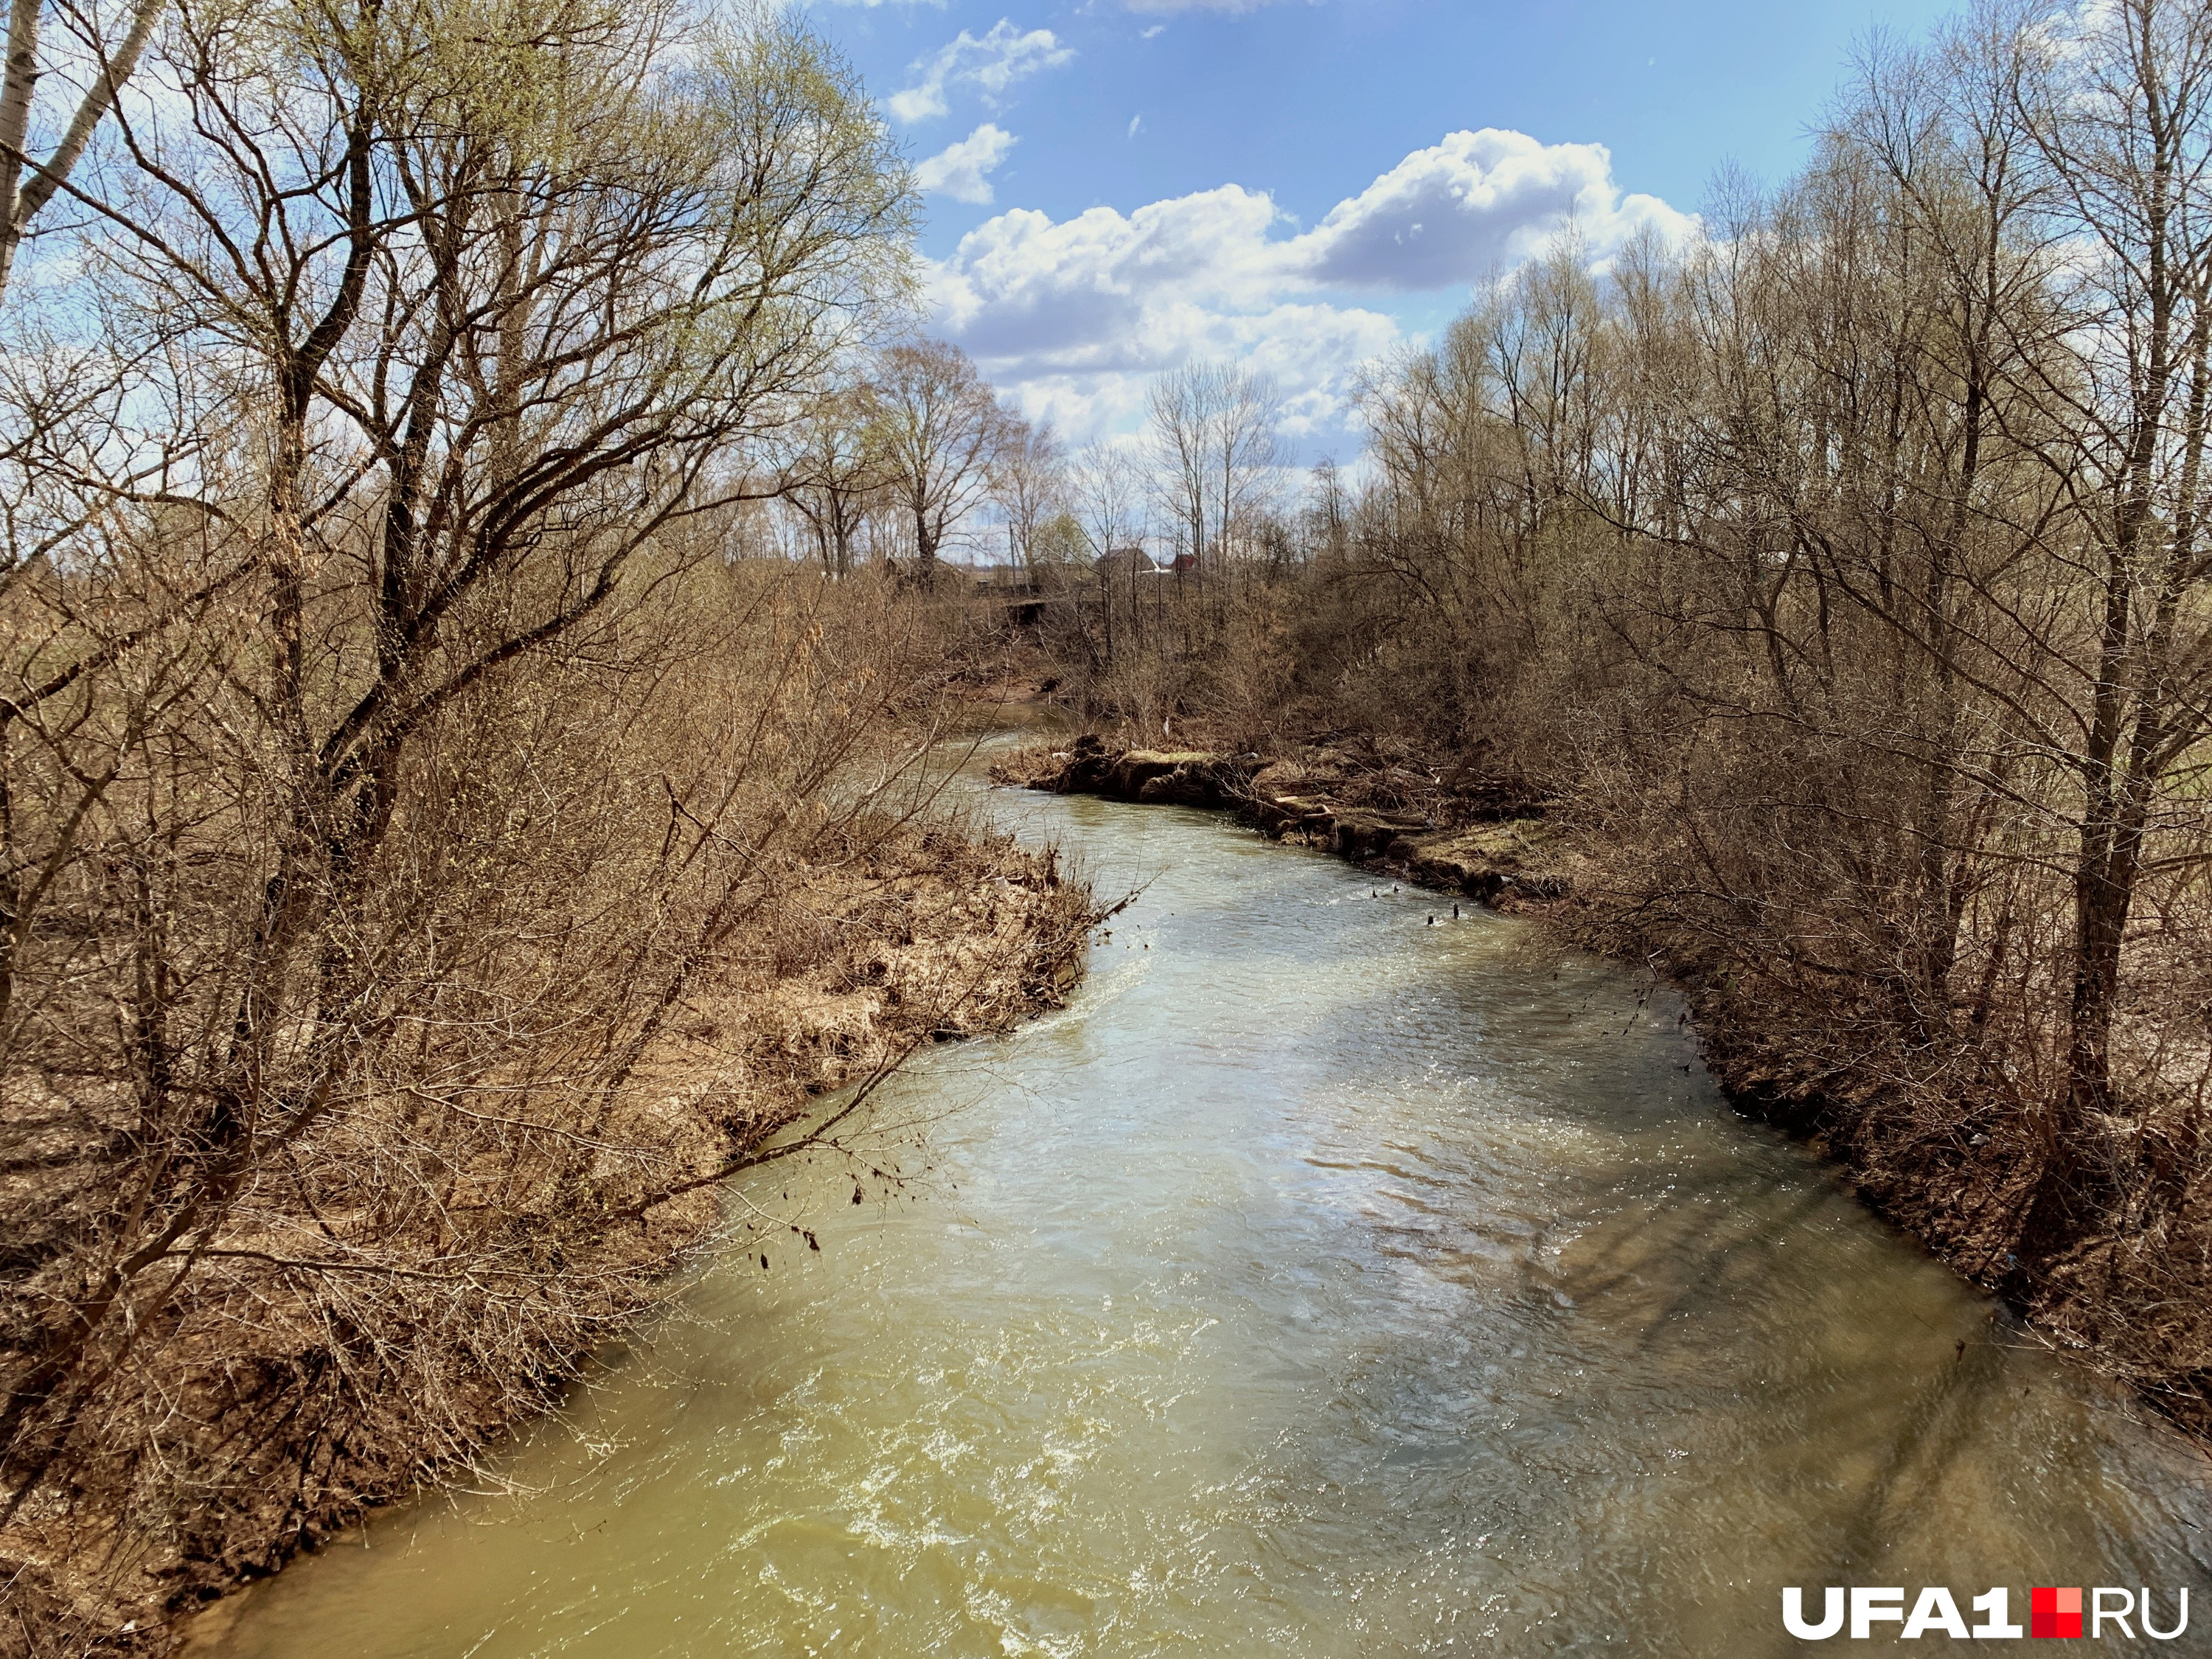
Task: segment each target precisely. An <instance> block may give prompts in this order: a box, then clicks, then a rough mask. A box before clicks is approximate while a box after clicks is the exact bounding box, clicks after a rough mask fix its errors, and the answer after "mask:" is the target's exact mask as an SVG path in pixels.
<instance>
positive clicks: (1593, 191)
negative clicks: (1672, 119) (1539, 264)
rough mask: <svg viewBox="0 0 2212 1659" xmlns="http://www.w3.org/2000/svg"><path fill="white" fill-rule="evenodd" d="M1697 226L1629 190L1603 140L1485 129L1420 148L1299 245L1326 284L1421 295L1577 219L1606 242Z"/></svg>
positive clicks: (1508, 257) (1308, 267) (1517, 252)
mask: <svg viewBox="0 0 2212 1659" xmlns="http://www.w3.org/2000/svg"><path fill="white" fill-rule="evenodd" d="M1569 223H1571V224H1572V225H1573V226H1574V227H1575V228H1576V229H1577V232H1579V234H1581V235H1582V237H1583V240H1584V241H1585V242H1586V243H1587V244H1589V246H1591V247H1593V248H1598V249H1604V248H1609V247H1615V246H1619V245H1620V243H1621V242H1623V241H1625V240H1627V238H1628V237H1629V236H1630V235H1631V234H1633V233H1634V232H1635V231H1636V230H1638V229H1639V228H1643V227H1644V226H1647V225H1648V226H1650V227H1652V228H1655V229H1656V230H1658V231H1659V232H1660V233H1661V234H1662V235H1665V236H1667V237H1668V238H1670V239H1679V238H1680V237H1681V236H1682V235H1684V234H1686V233H1687V232H1688V231H1689V229H1690V228H1691V227H1692V223H1693V221H1692V219H1691V218H1690V216H1688V215H1686V214H1682V213H1678V212H1676V211H1675V210H1674V209H1673V208H1671V207H1669V206H1668V205H1667V204H1666V203H1664V202H1662V201H1661V200H1660V199H1659V198H1658V197H1656V196H1635V195H1632V196H1626V197H1623V196H1622V195H1621V194H1620V191H1619V190H1618V189H1617V188H1616V187H1615V186H1614V185H1613V158H1612V156H1611V155H1608V154H1607V150H1606V148H1605V146H1604V145H1602V144H1545V143H1538V142H1537V141H1536V140H1535V139H1534V138H1531V137H1528V135H1527V134H1525V133H1519V132H1504V131H1499V130H1498V129H1497V128H1495V127H1485V128H1484V129H1483V130H1482V131H1480V132H1455V133H1453V134H1451V135H1450V136H1449V137H1446V138H1445V140H1444V141H1443V143H1440V144H1437V145H1435V146H1433V147H1431V148H1430V149H1421V150H1415V151H1414V152H1413V154H1412V155H1408V156H1407V158H1406V159H1405V160H1404V161H1401V162H1399V163H1398V165H1397V166H1396V167H1393V168H1391V169H1390V171H1389V172H1388V173H1384V174H1383V176H1382V177H1381V178H1379V179H1376V181H1375V182H1374V183H1373V184H1371V185H1368V187H1367V188H1366V189H1365V190H1364V191H1360V193H1359V194H1358V195H1357V196H1355V197H1351V198H1350V199H1348V200H1346V201H1342V202H1340V203H1338V204H1336V206H1335V207H1334V208H1332V209H1330V210H1329V214H1328V217H1327V218H1325V219H1323V220H1322V222H1321V223H1320V224H1319V225H1318V226H1316V228H1314V229H1313V230H1312V231H1310V232H1309V233H1308V234H1305V235H1304V236H1301V237H1299V238H1297V240H1296V241H1295V242H1294V243H1292V244H1291V247H1292V248H1295V249H1296V250H1297V254H1298V258H1299V261H1300V263H1302V264H1303V265H1304V270H1305V271H1306V273H1307V274H1308V275H1309V276H1310V277H1311V278H1312V279H1313V280H1315V281H1316V282H1319V283H1323V284H1325V285H1327V286H1330V287H1344V288H1382V289H1397V290H1399V291H1401V292H1424V291H1432V290H1434V289H1440V288H1449V287H1452V286H1454V285H1455V284H1457V283H1468V282H1474V281H1477V280H1479V279H1480V278H1481V277H1482V276H1485V275H1486V274H1487V273H1489V272H1490V271H1492V270H1497V269H1498V268H1499V267H1502V266H1504V265H1508V264H1517V263H1518V262H1519V261H1520V260H1522V259H1523V258H1527V257H1528V255H1529V254H1530V253H1532V252H1535V251H1536V250H1537V249H1538V248H1539V247H1540V246H1542V245H1543V244H1544V243H1546V242H1547V241H1548V240H1550V239H1551V238H1552V237H1553V236H1554V235H1556V234H1558V233H1559V231H1560V229H1562V228H1564V227H1565V226H1566V225H1567V224H1569ZM1286 251H1287V250H1286Z"/></svg>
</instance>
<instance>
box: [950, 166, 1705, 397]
mask: <svg viewBox="0 0 2212 1659" xmlns="http://www.w3.org/2000/svg"><path fill="white" fill-rule="evenodd" d="M981 131H984V130H982V129H979V136H980V134H981ZM968 143H971V144H972V143H975V140H974V139H970V140H969V141H968ZM954 148H955V149H960V148H962V147H961V146H955V147H954ZM947 154H948V155H950V154H951V152H947ZM933 159H934V158H933ZM986 170H987V169H986ZM979 182H980V180H979ZM984 187H985V188H986V189H987V187H988V186H987V185H985V186H984ZM1570 227H1571V228H1573V230H1574V231H1575V233H1576V234H1577V235H1578V236H1579V238H1580V239H1581V241H1582V245H1583V247H1584V249H1585V250H1586V251H1587V252H1588V253H1589V257H1590V258H1592V259H1594V260H1595V259H1601V258H1604V257H1605V256H1606V255H1607V254H1608V253H1609V252H1612V251H1613V250H1614V249H1615V248H1617V247H1618V246H1620V244H1621V243H1622V242H1623V241H1624V240H1626V239H1627V238H1628V237H1629V236H1631V235H1632V234H1635V233H1637V232H1638V231H1639V230H1641V229H1644V228H1647V227H1649V228H1654V229H1656V230H1657V231H1658V232H1660V233H1661V234H1663V235H1666V236H1668V237H1669V238H1670V239H1676V238H1680V237H1682V236H1686V235H1687V234H1691V233H1692V231H1693V230H1694V229H1695V227H1696V221H1695V220H1694V219H1692V218H1691V217H1690V216H1687V215H1685V214H1681V213H1679V212H1677V211H1675V210H1674V209H1673V208H1671V207H1669V206H1668V205H1667V204H1666V203H1664V202H1662V201H1661V200H1659V199H1658V198H1657V197H1650V196H1635V195H1626V196H1625V195H1623V194H1622V193H1621V191H1620V190H1619V189H1618V187H1617V186H1616V185H1614V184H1613V178H1612V167H1611V161H1610V158H1609V157H1608V155H1607V152H1606V150H1605V149H1604V148H1603V147H1602V146H1601V145H1596V144H1544V143H1539V142H1538V141H1537V140H1535V139H1534V138H1530V137H1526V136H1525V135H1523V134H1521V133H1517V132H1504V131H1497V130H1494V129H1488V130H1485V131H1480V132H1459V133H1453V134H1451V135H1450V136H1449V137H1446V138H1445V139H1444V140H1443V143H1439V144H1437V145H1435V146H1433V147H1432V148H1431V149H1423V150H1418V151H1416V152H1414V153H1413V155H1408V156H1407V157H1406V158H1405V160H1403V161H1401V162H1400V163H1399V164H1398V165H1397V166H1395V167H1392V168H1391V169H1390V170H1389V172H1387V173H1383V175H1381V176H1380V177H1379V178H1377V179H1376V180H1375V181H1374V183H1373V184H1371V185H1369V186H1368V187H1367V188H1366V189H1365V190H1364V191H1360V192H1359V194H1358V195H1357V196H1354V197H1348V198H1347V199H1346V200H1344V201H1342V202H1340V203H1338V204H1336V206H1335V207H1334V208H1332V209H1331V210H1329V212H1328V215H1327V216H1326V217H1324V218H1323V219H1322V222H1320V223H1319V224H1318V225H1316V226H1314V227H1313V228H1310V229H1307V230H1303V231H1301V230H1300V229H1298V228H1297V226H1296V225H1295V223H1294V222H1291V220H1290V218H1289V217H1288V216H1286V215H1285V214H1284V213H1283V212H1282V211H1281V210H1279V208H1278V207H1277V206H1276V204H1275V203H1274V201H1273V198H1272V197H1269V196H1267V195H1266V194H1264V193H1262V192H1260V191H1251V190H1247V189H1245V188H1243V187H1242V186H1241V185H1222V186H1220V187H1219V188H1218V189H1214V190H1209V191H1198V192H1195V193H1194V194H1192V195H1188V196H1179V197H1171V198H1170V199H1168V200H1165V201H1159V202H1153V203H1151V204H1147V205H1146V206H1144V207H1140V208H1138V209H1136V210H1133V212H1130V213H1127V214H1124V213H1122V212H1121V211H1119V210H1115V209H1114V208H1110V207H1097V208H1092V209H1091V210H1088V211H1086V212H1084V213H1080V214H1078V215H1076V216H1073V218H1069V219H1065V220H1055V219H1054V218H1052V217H1051V216H1049V215H1047V214H1044V213H1041V212H1037V211H1036V210H1030V209H1014V210H1009V211H1007V212H1005V213H1001V214H999V215H997V216H994V217H993V218H991V219H990V220H988V221H987V222H985V223H983V224H981V225H979V226H977V227H976V228H975V229H974V230H972V231H970V232H969V233H968V234H967V235H965V236H963V238H962V239H961V240H960V242H959V245H958V246H957V247H956V248H955V249H954V250H953V252H952V253H951V256H950V257H949V258H946V259H945V260H944V261H942V262H941V263H939V264H935V265H933V267H932V268H931V270H930V274H929V282H930V294H931V300H932V302H933V310H934V313H935V317H936V321H937V326H938V328H939V331H941V332H942V333H944V334H945V337H948V338H950V339H951V340H954V341H956V342H957V343H959V344H960V345H962V346H963V347H964V348H965V349H967V350H968V351H969V352H970V353H971V354H972V355H973V356H975V358H976V359H977V361H978V362H980V363H981V364H982V365H983V367H984V368H985V369H986V371H987V373H988V374H990V375H991V377H992V378H993V380H995V381H996V382H997V383H998V384H1000V386H1006V387H1007V388H1009V389H1010V390H1012V391H1014V392H1017V393H1018V395H1019V396H1020V398H1022V400H1023V402H1024V405H1025V406H1026V407H1028V408H1029V410H1030V412H1031V413H1033V414H1044V413H1050V414H1051V415H1053V416H1054V418H1055V419H1056V420H1058V421H1059V422H1060V424H1061V425H1062V426H1063V427H1064V428H1066V429H1068V430H1070V431H1072V432H1073V433H1075V434H1077V435H1083V434H1085V433H1090V432H1096V431H1099V430H1103V429H1109V428H1113V427H1114V426H1115V425H1117V424H1125V423H1126V422H1128V421H1130V420H1133V419H1135V418H1136V416H1137V412H1138V411H1139V410H1141V408H1142V403H1143V395H1144V386H1145V383H1146V380H1149V378H1150V377H1151V376H1152V375H1153V374H1157V373H1158V372H1159V371H1160V370H1162V369H1164V368H1173V367H1176V365H1178V364H1180V363H1182V362H1187V361H1188V360H1190V359H1191V358H1194V357H1200V356H1231V357H1234V358H1235V359H1237V361H1238V362H1242V363H1245V364H1247V365H1249V366H1252V367H1256V368H1264V369H1267V370H1268V371H1269V372H1271V373H1273V374H1275V375H1276V376H1277V378H1278V379H1279V380H1280V381H1281V382H1282V384H1283V386H1284V388H1285V392H1286V394H1287V395H1288V402H1289V409H1290V414H1291V422H1290V425H1289V427H1288V428H1287V430H1288V431H1289V432H1290V433H1291V435H1294V436H1295V435H1299V434H1300V433H1302V432H1303V433H1306V434H1322V435H1326V434H1327V433H1328V432H1329V431H1330V430H1332V429H1333V428H1336V427H1338V426H1340V424H1341V422H1343V420H1344V419H1345V416H1346V407H1347V404H1346V399H1347V394H1348V391H1349V387H1350V384H1351V380H1352V374H1353V373H1354V371H1355V370H1356V369H1357V368H1358V365H1359V364H1360V363H1361V362H1364V361H1365V360H1367V359H1369V358H1371V357H1373V356H1376V355H1378V354H1380V353H1382V352H1384V351H1387V350H1389V349H1391V348H1392V347H1393V346H1395V345H1397V344H1399V343H1401V342H1402V340H1403V338H1404V336H1403V333H1402V331H1401V328H1400V325H1399V324H1398V322H1397V321H1396V320H1395V319H1394V318H1393V317H1392V316H1390V315H1389V313H1388V312H1387V311H1386V310H1384V309H1383V308H1381V307H1379V306H1378V305H1377V304H1376V298H1377V296H1381V295H1393V294H1395V295H1414V294H1441V293H1443V292H1444V291H1446V290H1449V289H1455V288H1462V287H1467V286H1471V285H1473V284H1475V283H1481V282H1484V281H1486V280H1487V279H1488V278H1490V277H1491V276H1495V275H1498V274H1499V273H1501V272H1502V271H1503V270H1506V269H1508V268H1510V266H1511V265H1513V264H1516V263H1517V262H1519V261H1520V260H1522V259H1524V258H1528V257H1529V256H1530V255H1532V254H1534V253H1537V252H1541V251H1542V250H1543V249H1544V248H1545V247H1546V246H1547V245H1549V244H1550V243H1551V242H1552V240H1553V239H1554V238H1556V237H1557V236H1559V234H1562V233H1563V232H1565V231H1566V230H1567V229H1568V228H1570Z"/></svg>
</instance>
